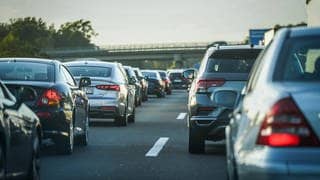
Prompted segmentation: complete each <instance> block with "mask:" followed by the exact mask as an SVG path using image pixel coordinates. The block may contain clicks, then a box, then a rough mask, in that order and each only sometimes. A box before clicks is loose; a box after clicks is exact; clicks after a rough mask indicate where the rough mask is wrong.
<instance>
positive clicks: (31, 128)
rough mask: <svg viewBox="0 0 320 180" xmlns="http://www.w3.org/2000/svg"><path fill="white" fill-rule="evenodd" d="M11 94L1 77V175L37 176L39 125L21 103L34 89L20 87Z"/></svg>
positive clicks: (14, 176) (39, 140)
mask: <svg viewBox="0 0 320 180" xmlns="http://www.w3.org/2000/svg"><path fill="white" fill-rule="evenodd" d="M19 92H20V94H18V96H17V97H14V96H13V95H12V94H11V92H10V91H9V90H8V89H7V87H6V86H5V85H4V84H3V83H2V82H1V81H0V162H1V165H0V179H39V178H40V174H39V172H40V144H41V140H42V133H43V132H42V127H41V124H40V120H39V118H38V117H37V115H36V114H35V113H34V112H33V111H32V110H31V109H30V108H29V107H28V106H26V105H25V104H24V101H29V100H33V98H34V97H35V96H34V95H35V94H34V92H33V91H32V90H30V89H28V88H21V89H20V91H19Z"/></svg>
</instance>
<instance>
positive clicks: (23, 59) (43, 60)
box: [0, 57, 60, 64]
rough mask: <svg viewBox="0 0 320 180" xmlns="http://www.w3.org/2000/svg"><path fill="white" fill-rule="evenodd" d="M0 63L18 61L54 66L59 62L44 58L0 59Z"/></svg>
mask: <svg viewBox="0 0 320 180" xmlns="http://www.w3.org/2000/svg"><path fill="white" fill-rule="evenodd" d="M0 61H20V62H39V63H47V64H55V63H60V61H57V60H53V59H44V58H15V57H10V58H0Z"/></svg>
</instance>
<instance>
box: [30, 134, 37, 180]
mask: <svg viewBox="0 0 320 180" xmlns="http://www.w3.org/2000/svg"><path fill="white" fill-rule="evenodd" d="M27 179H28V180H39V179H40V140H39V136H38V134H37V135H36V137H35V138H34V141H33V153H32V161H31V165H30V168H29V172H28V178H27Z"/></svg>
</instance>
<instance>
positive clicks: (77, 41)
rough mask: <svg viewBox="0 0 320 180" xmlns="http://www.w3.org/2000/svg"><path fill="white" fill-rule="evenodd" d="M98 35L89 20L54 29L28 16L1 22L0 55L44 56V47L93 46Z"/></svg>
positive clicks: (68, 23) (66, 24)
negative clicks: (92, 41) (92, 39)
mask: <svg viewBox="0 0 320 180" xmlns="http://www.w3.org/2000/svg"><path fill="white" fill-rule="evenodd" d="M96 35H97V34H96V33H95V31H94V30H93V28H92V25H91V22H90V21H84V20H82V19H81V20H78V21H75V22H67V23H65V24H63V25H61V26H60V28H59V29H55V27H54V25H53V24H51V25H47V23H46V22H44V21H43V20H42V19H41V18H35V17H25V18H17V19H11V20H10V22H9V23H0V57H43V56H46V55H45V54H41V53H40V52H41V49H46V48H66V47H67V48H70V47H88V46H91V47H92V46H94V45H93V44H91V43H90V41H91V38H92V37H93V36H96Z"/></svg>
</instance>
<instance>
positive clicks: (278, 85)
mask: <svg viewBox="0 0 320 180" xmlns="http://www.w3.org/2000/svg"><path fill="white" fill-rule="evenodd" d="M319 57H320V28H290V29H282V30H279V31H278V33H277V34H276V36H275V37H274V39H273V42H271V44H269V45H268V47H266V49H265V50H264V52H263V53H262V54H261V56H260V57H259V58H258V60H257V62H256V63H255V65H254V67H253V70H252V73H251V76H250V79H249V81H248V85H247V86H246V89H245V91H244V93H243V94H244V95H245V96H244V99H243V101H242V103H240V104H239V107H238V108H237V110H236V111H234V113H233V118H232V120H231V121H230V124H229V126H227V128H226V149H227V166H228V168H227V170H228V176H229V179H239V180H242V179H256V180H259V179H284V180H285V179H301V180H303V179H320V171H319V169H320V141H319V139H320V128H319V127H320V121H319V118H320V117H319V112H320V106H319V101H320V58H319Z"/></svg>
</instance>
